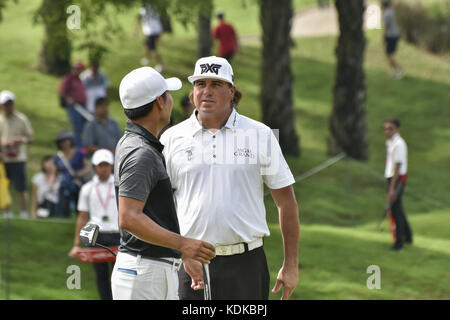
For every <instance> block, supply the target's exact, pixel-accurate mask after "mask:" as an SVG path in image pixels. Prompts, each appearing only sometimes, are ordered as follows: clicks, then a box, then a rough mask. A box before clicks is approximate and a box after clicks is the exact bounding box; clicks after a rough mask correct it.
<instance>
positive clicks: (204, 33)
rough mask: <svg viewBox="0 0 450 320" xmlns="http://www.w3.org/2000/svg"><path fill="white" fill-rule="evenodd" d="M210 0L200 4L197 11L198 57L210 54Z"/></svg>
mask: <svg viewBox="0 0 450 320" xmlns="http://www.w3.org/2000/svg"><path fill="white" fill-rule="evenodd" d="M212 7H213V5H212V2H211V0H207V1H206V2H205V3H204V4H203V5H202V6H200V9H199V12H198V47H197V55H198V57H199V58H201V57H208V56H210V55H211V47H212V39H211V14H212Z"/></svg>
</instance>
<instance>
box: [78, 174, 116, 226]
mask: <svg viewBox="0 0 450 320" xmlns="http://www.w3.org/2000/svg"><path fill="white" fill-rule="evenodd" d="M77 209H78V211H86V212H88V213H89V222H88V223H93V224H97V225H98V226H99V227H100V232H119V213H118V211H117V202H116V193H115V190H114V176H113V175H111V176H110V177H109V179H108V181H107V182H101V181H100V180H99V179H98V176H97V175H95V176H94V177H93V178H92V179H91V180H90V181H89V182H88V183H86V184H84V185H83V186H82V187H81V191H80V196H79V198H78V206H77Z"/></svg>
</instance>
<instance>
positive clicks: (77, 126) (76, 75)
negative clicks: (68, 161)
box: [59, 62, 87, 148]
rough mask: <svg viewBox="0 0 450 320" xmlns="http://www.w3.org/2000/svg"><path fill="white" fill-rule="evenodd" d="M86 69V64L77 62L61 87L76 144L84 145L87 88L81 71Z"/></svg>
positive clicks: (62, 102)
mask: <svg viewBox="0 0 450 320" xmlns="http://www.w3.org/2000/svg"><path fill="white" fill-rule="evenodd" d="M83 70H84V64H83V63H81V62H77V63H75V64H74V65H73V66H72V68H71V70H70V72H69V73H68V74H66V75H64V76H63V78H62V79H61V84H60V87H59V96H60V100H61V106H62V107H64V108H65V109H66V112H67V117H68V118H69V121H70V124H71V126H72V130H73V132H74V141H75V145H76V146H77V147H79V148H81V147H82V141H81V134H82V132H83V128H84V125H85V123H86V115H85V112H86V111H87V110H86V102H87V98H86V90H85V88H84V85H83V82H82V81H81V79H80V73H81V72H82V71H83Z"/></svg>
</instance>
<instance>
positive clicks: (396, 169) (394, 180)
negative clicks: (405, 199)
mask: <svg viewBox="0 0 450 320" xmlns="http://www.w3.org/2000/svg"><path fill="white" fill-rule="evenodd" d="M400 166H401V163H396V164H395V166H394V175H393V176H392V180H391V184H390V185H389V191H388V194H387V196H386V201H387V202H388V203H390V202H391V201H392V200H393V198H394V193H395V185H396V184H397V182H398V179H399V178H400V174H399V172H400Z"/></svg>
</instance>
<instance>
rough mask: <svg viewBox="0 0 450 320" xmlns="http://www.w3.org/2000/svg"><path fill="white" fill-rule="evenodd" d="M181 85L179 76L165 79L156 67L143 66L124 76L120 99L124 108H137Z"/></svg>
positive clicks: (177, 88)
mask: <svg viewBox="0 0 450 320" xmlns="http://www.w3.org/2000/svg"><path fill="white" fill-rule="evenodd" d="M181 86H182V83H181V80H180V79H178V78H168V79H164V78H163V76H162V75H161V74H160V73H159V72H158V71H156V70H155V69H153V68H151V67H142V68H138V69H135V70H133V71H131V72H130V73H128V74H127V75H126V76H125V77H123V79H122V81H121V82H120V86H119V95H120V101H121V102H122V105H123V107H124V109H136V108H139V107H142V106H144V105H146V104H148V103H150V102H152V101H154V100H156V98H158V97H159V96H161V95H162V94H163V93H164V92H166V91H167V90H169V91H175V90H179V89H181Z"/></svg>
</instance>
